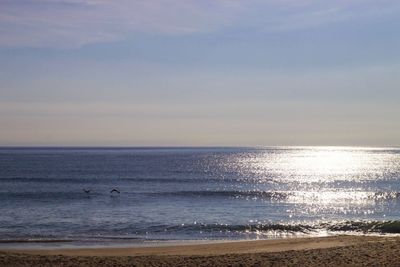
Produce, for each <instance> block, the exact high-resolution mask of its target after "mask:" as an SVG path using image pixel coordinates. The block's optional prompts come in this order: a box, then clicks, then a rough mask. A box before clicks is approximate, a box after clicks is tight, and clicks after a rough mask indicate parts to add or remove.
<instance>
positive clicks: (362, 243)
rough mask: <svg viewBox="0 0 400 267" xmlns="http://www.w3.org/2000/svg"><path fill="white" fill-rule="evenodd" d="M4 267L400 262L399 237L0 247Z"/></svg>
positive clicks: (353, 264) (324, 264) (391, 264)
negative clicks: (143, 245)
mask: <svg viewBox="0 0 400 267" xmlns="http://www.w3.org/2000/svg"><path fill="white" fill-rule="evenodd" d="M0 266H97V267H98V266H400V237H393V236H386V237H385V236H335V237H315V238H293V239H279V240H261V241H237V242H223V243H210V244H195V245H193V244H189V245H171V246H160V247H135V248H74V249H40V250H39V249H35V250H32V249H29V250H28V249H26V250H5V249H2V250H1V251H0Z"/></svg>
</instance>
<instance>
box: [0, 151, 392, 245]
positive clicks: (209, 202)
mask: <svg viewBox="0 0 400 267" xmlns="http://www.w3.org/2000/svg"><path fill="white" fill-rule="evenodd" d="M84 189H85V190H90V192H89V193H86V192H84ZM112 189H117V190H118V191H119V192H120V193H117V192H111V190H112ZM399 200H400V149H398V148H361V147H270V148H1V149H0V242H3V243H5V242H22V241H47V242H49V241H60V240H62V241H69V240H74V241H85V240H86V241H88V240H90V241H92V242H97V241H98V242H104V241H105V240H107V241H108V242H114V241H115V242H118V241H121V240H138V241H151V240H225V239H229V240H232V239H267V238H277V237H290V236H298V235H306V236H307V235H311V236H312V235H321V234H337V233H348V234H359V233H399V232H400V201H399Z"/></svg>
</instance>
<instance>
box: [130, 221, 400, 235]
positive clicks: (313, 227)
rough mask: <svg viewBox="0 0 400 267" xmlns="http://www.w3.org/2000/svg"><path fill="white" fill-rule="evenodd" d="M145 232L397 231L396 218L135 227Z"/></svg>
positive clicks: (398, 228) (390, 232)
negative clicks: (297, 222) (308, 222)
mask: <svg viewBox="0 0 400 267" xmlns="http://www.w3.org/2000/svg"><path fill="white" fill-rule="evenodd" d="M126 230H127V229H124V231H126ZM142 231H143V233H144V232H146V233H155V234H156V233H185V232H188V233H192V232H203V233H213V232H219V233H237V234H240V233H257V234H263V233H264V234H268V233H271V232H274V233H286V234H296V233H301V234H313V233H317V232H321V231H326V232H330V233H333V234H334V233H338V232H341V233H362V234H372V233H381V234H397V233H400V221H343V222H331V223H316V224H307V223H299V224H281V223H271V224H246V225H229V224H200V223H196V224H182V225H173V226H168V225H157V226H150V227H147V228H145V229H142V230H139V231H136V234H141V233H142Z"/></svg>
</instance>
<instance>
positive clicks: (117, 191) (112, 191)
mask: <svg viewBox="0 0 400 267" xmlns="http://www.w3.org/2000/svg"><path fill="white" fill-rule="evenodd" d="M114 192H116V193H118V194H119V193H121V192H119V190H117V189H115V188H114V189H113V190H111V191H110V193H111V194H112V193H114Z"/></svg>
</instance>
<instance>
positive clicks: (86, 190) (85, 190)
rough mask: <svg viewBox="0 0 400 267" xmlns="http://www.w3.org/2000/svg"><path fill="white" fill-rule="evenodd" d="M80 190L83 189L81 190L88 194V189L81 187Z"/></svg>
mask: <svg viewBox="0 0 400 267" xmlns="http://www.w3.org/2000/svg"><path fill="white" fill-rule="evenodd" d="M82 190H83V192H85V193H86V194H89V193H90V189H85V188H83V189H82Z"/></svg>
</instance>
